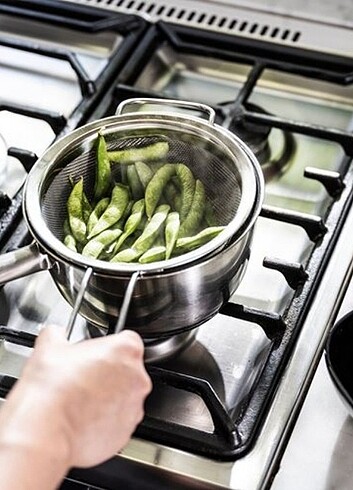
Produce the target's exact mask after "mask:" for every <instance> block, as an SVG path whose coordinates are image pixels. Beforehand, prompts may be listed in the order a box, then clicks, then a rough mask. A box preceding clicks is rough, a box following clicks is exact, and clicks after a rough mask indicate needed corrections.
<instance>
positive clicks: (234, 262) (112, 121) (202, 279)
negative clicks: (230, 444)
mask: <svg viewBox="0 0 353 490" xmlns="http://www.w3.org/2000/svg"><path fill="white" fill-rule="evenodd" d="M171 107H172V109H171ZM175 108H178V110H179V109H180V108H182V109H183V110H184V109H185V108H187V110H188V111H189V112H190V110H191V111H193V112H195V111H196V112H197V114H198V115H199V114H202V115H203V116H204V115H205V114H206V116H207V118H206V120H204V119H201V118H200V117H196V116H195V115H190V114H189V113H188V114H185V113H184V114H180V113H176V112H175V111H174V109H175ZM128 110H130V111H131V112H129V113H126V112H127V111H128ZM99 132H101V133H103V135H104V136H105V139H106V141H107V145H108V149H109V150H116V149H121V148H127V147H141V146H145V145H147V144H150V143H152V142H155V141H160V140H163V141H167V142H168V144H169V152H168V155H167V157H166V159H167V161H168V162H175V163H184V164H186V165H187V166H189V167H190V169H191V170H192V171H193V173H194V175H195V177H197V178H199V179H200V180H201V181H202V182H203V184H204V186H205V189H206V194H207V198H208V202H209V203H210V204H211V206H212V209H213V213H214V216H215V221H216V224H217V225H224V226H225V229H224V230H223V231H222V232H221V233H220V234H219V235H218V236H217V237H216V238H214V239H213V240H211V241H210V242H208V243H206V244H205V245H203V246H201V247H199V248H197V249H195V250H192V251H191V252H188V253H185V254H184V255H180V256H177V257H173V258H171V259H169V260H165V261H160V262H155V263H151V264H139V263H130V264H123V263H110V262H105V261H102V260H96V259H91V258H88V257H84V256H82V255H81V254H79V253H76V252H73V251H72V250H70V249H69V248H67V247H66V246H65V245H64V244H63V243H62V238H63V231H62V230H63V222H64V219H65V216H66V202H67V198H68V195H69V193H70V191H71V183H70V177H71V178H73V179H74V180H75V179H78V178H80V177H81V176H82V177H83V179H84V186H85V191H86V193H87V196H88V197H89V198H91V197H92V193H93V186H94V178H95V166H96V156H95V153H96V150H95V148H96V141H97V135H98V133H99ZM113 175H114V178H115V179H116V180H117V181H118V180H119V168H118V165H116V166H115V167H114V164H113ZM263 186H264V184H263V178H262V173H261V169H260V166H259V165H258V163H257V160H256V158H255V157H254V155H253V154H252V152H251V151H250V150H249V149H248V148H247V146H246V145H245V144H244V143H243V142H242V141H241V140H239V139H238V138H237V137H236V136H234V135H233V134H231V133H230V132H229V131H228V130H226V129H223V128H221V127H219V126H217V125H215V124H214V111H213V110H212V109H210V108H209V107H207V106H203V105H200V104H191V103H181V102H179V101H170V100H168V101H165V100H159V99H157V100H155V99H146V100H140V99H138V100H135V99H132V100H129V101H126V102H125V103H124V104H122V105H121V106H120V107H119V113H118V115H116V116H112V117H109V118H105V119H101V120H99V121H94V122H92V123H89V124H87V125H86V126H83V127H82V128H79V129H77V130H75V131H73V132H72V133H70V134H68V135H66V136H64V137H63V138H62V139H60V140H59V141H57V142H56V143H55V144H54V145H53V146H52V147H51V148H49V149H48V150H47V152H46V153H45V154H44V155H43V156H42V157H41V158H40V160H39V161H38V162H37V163H36V165H35V166H34V167H33V169H32V170H31V172H30V174H29V176H28V179H27V182H26V186H25V192H24V214H25V217H26V220H27V223H28V226H29V229H30V231H31V232H32V234H33V237H34V239H35V240H36V243H37V245H36V247H33V246H32V247H31V248H30V249H28V250H27V251H23V252H22V255H21V259H20V261H17V264H16V263H15V265H14V262H16V260H13V257H12V258H11V259H9V260H8V263H11V264H12V266H11V267H10V266H9V267H8V270H7V272H4V269H3V271H2V272H3V273H1V260H0V282H5V281H4V277H5V280H10V279H12V278H15V277H18V276H21V275H24V274H27V273H30V272H33V271H35V270H41V269H45V268H50V270H51V274H52V276H53V278H54V281H55V282H56V284H57V286H58V287H59V289H60V291H61V292H62V294H63V295H64V297H65V298H66V299H67V300H68V301H69V302H70V303H71V304H73V303H74V302H75V298H76V296H77V292H78V291H79V289H80V284H81V282H82V279H83V277H84V273H85V271H86V270H87V269H88V268H92V271H93V272H92V276H91V278H90V279H89V282H88V285H87V290H86V292H85V294H84V295H83V303H82V307H81V310H80V313H81V314H82V315H83V316H85V317H86V318H87V319H88V320H89V321H90V322H93V323H94V324H96V325H98V326H101V327H106V328H108V326H109V325H110V324H111V322H116V319H117V318H118V317H119V313H120V308H121V305H122V300H123V297H124V293H125V290H126V286H127V284H128V283H129V280H130V278H131V276H132V274H134V273H135V272H136V271H138V272H139V276H138V280H137V282H136V286H135V290H134V293H133V296H132V301H131V305H130V308H129V314H128V317H127V325H128V327H129V328H134V329H136V330H138V331H139V333H140V334H141V335H143V336H145V337H155V336H166V335H171V334H172V333H176V332H180V331H184V330H186V329H190V328H194V327H195V326H196V325H199V324H200V323H203V322H204V321H205V320H207V319H208V318H210V317H211V316H213V315H214V314H215V313H217V311H219V309H220V307H221V306H222V304H223V302H224V301H227V299H228V298H229V296H230V295H231V294H232V292H233V291H234V290H235V288H236V286H237V285H238V283H239V281H240V278H241V276H242V273H243V271H244V267H245V265H246V262H247V258H248V255H249V249H250V242H251V235H252V229H253V225H254V222H255V220H256V218H257V216H258V214H259V212H260V208H261V204H262V198H263ZM19 262H20V263H19ZM29 263H30V264H31V266H30V267H28V264H29ZM11 268H12V269H13V270H12V273H11V272H10V273H9V270H10V269H11Z"/></svg>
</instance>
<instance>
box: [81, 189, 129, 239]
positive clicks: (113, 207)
mask: <svg viewBox="0 0 353 490" xmlns="http://www.w3.org/2000/svg"><path fill="white" fill-rule="evenodd" d="M128 202H129V189H128V188H127V187H126V186H125V185H123V184H117V185H116V186H115V187H114V188H113V191H112V197H111V199H110V201H109V204H108V207H107V208H106V210H105V211H104V213H103V214H102V215H101V217H100V218H99V220H98V222H97V223H96V225H95V226H94V228H93V230H92V231H91V232H90V234H89V235H88V239H91V238H92V237H94V236H95V235H98V234H99V233H101V232H102V231H104V230H106V229H108V228H110V227H111V226H112V225H114V224H115V223H117V222H118V221H119V219H120V218H121V217H122V215H123V213H124V210H125V208H126V206H127V205H128Z"/></svg>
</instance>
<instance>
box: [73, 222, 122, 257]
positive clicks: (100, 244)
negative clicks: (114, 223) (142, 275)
mask: <svg viewBox="0 0 353 490" xmlns="http://www.w3.org/2000/svg"><path fill="white" fill-rule="evenodd" d="M121 234H122V230H119V229H118V228H117V229H109V230H104V231H102V233H100V234H99V235H96V236H95V237H94V238H92V240H90V241H89V242H88V243H87V244H86V245H85V246H84V248H83V250H82V255H84V256H85V257H91V258H93V259H97V258H98V257H99V256H100V254H101V253H102V252H103V250H104V249H105V248H107V247H108V246H109V245H110V244H111V243H113V242H114V241H115V240H116V239H117V238H119V236H120V235H121Z"/></svg>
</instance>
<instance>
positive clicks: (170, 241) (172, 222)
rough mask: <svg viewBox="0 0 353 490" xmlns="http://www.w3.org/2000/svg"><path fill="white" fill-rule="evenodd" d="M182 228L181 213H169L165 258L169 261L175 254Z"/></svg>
mask: <svg viewBox="0 0 353 490" xmlns="http://www.w3.org/2000/svg"><path fill="white" fill-rule="evenodd" d="M179 227H180V218H179V213H177V212H176V211H174V212H172V213H169V214H168V216H167V221H166V225H165V243H166V247H165V250H166V251H165V258H166V259H167V260H168V259H169V258H170V257H171V255H172V252H173V249H174V246H175V243H176V240H177V238H178V233H179Z"/></svg>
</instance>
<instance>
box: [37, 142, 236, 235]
mask: <svg viewBox="0 0 353 490" xmlns="http://www.w3.org/2000/svg"><path fill="white" fill-rule="evenodd" d="M105 137H106V140H107V146H108V150H110V151H111V150H125V149H127V148H142V147H144V146H148V145H151V144H153V143H156V142H158V141H162V140H163V141H166V142H168V145H169V152H168V155H167V157H166V159H165V160H163V162H165V163H183V164H185V165H187V166H188V167H189V168H190V169H191V171H192V172H193V174H194V176H195V178H197V179H199V180H201V181H202V183H203V184H204V186H205V190H206V196H207V201H208V203H209V205H210V207H211V208H212V212H213V216H214V221H215V224H217V225H219V226H221V225H222V226H226V225H228V224H229V223H230V222H231V221H232V219H233V218H234V216H235V215H236V213H237V210H238V208H239V204H240V201H241V195H242V191H241V189H242V182H241V176H240V172H239V170H238V169H237V167H235V166H234V165H232V166H231V165H230V162H228V164H227V162H226V161H225V156H224V155H220V154H217V153H216V151H215V148H214V147H213V145H211V144H210V143H209V142H204V141H202V140H200V139H199V138H197V137H195V136H194V137H191V136H190V135H187V140H188V141H183V140H182V138H183V136H181V135H180V134H178V133H176V134H174V135H173V134H168V136H165V135H162V134H158V135H156V134H155V135H151V136H145V135H143V134H142V135H139V136H133V137H122V138H119V136H118V135H117V134H116V133H114V132H106V133H105ZM184 137H185V135H184ZM147 163H148V162H147ZM96 165H97V159H96V151H95V145H93V146H92V148H90V149H87V150H85V151H84V152H83V153H82V154H81V155H79V156H77V157H75V158H73V160H71V161H69V162H68V163H67V164H66V165H65V166H64V167H63V168H62V169H60V170H58V169H57V173H56V174H55V177H54V178H53V179H52V181H51V182H50V185H49V186H48V188H47V190H46V192H45V194H44V196H43V204H42V212H43V217H44V219H45V221H46V223H47V225H48V228H49V229H50V230H51V232H52V233H53V234H54V235H55V236H56V237H57V238H58V239H59V240H62V239H63V222H64V220H65V218H66V216H67V210H66V202H67V199H68V197H69V194H70V192H71V190H72V184H71V181H72V180H73V181H75V182H76V181H77V180H78V179H79V178H81V177H83V181H84V189H85V192H86V195H87V197H88V199H90V200H91V199H92V197H93V189H94V181H95V173H96ZM153 165H154V163H153V162H151V163H150V166H151V168H152V169H153ZM111 167H112V175H113V179H114V180H115V182H119V181H121V165H120V164H118V163H112V164H111Z"/></svg>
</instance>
